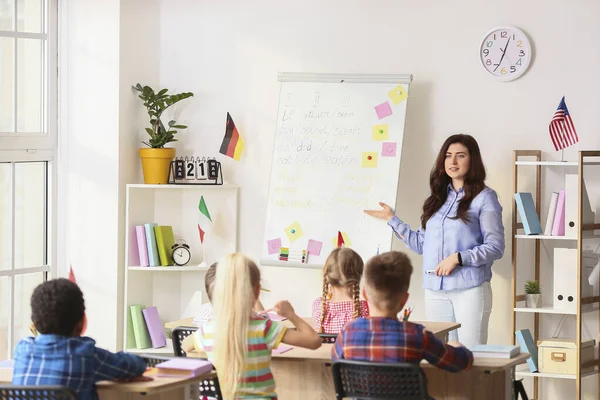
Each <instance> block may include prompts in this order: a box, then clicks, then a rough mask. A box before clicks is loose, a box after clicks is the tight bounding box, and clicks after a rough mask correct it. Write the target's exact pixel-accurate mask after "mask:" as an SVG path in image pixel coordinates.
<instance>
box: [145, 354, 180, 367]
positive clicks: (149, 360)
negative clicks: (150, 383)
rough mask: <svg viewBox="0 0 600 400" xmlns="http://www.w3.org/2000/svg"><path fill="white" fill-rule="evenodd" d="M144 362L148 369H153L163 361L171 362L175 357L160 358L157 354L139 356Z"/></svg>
mask: <svg viewBox="0 0 600 400" xmlns="http://www.w3.org/2000/svg"><path fill="white" fill-rule="evenodd" d="M138 356H139V357H141V358H142V359H143V360H144V361H146V367H148V368H153V367H156V364H160V363H161V362H163V361H169V360H170V359H172V358H173V356H159V355H156V354H138Z"/></svg>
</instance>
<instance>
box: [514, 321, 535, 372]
mask: <svg viewBox="0 0 600 400" xmlns="http://www.w3.org/2000/svg"><path fill="white" fill-rule="evenodd" d="M515 337H516V338H517V343H518V344H519V346H521V352H523V353H529V354H530V355H531V357H529V358H528V359H527V365H528V366H529V371H531V372H537V370H538V349H537V346H536V345H535V343H534V342H533V337H531V332H530V331H529V329H522V330H520V331H516V332H515Z"/></svg>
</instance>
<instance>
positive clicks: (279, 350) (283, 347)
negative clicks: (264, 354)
mask: <svg viewBox="0 0 600 400" xmlns="http://www.w3.org/2000/svg"><path fill="white" fill-rule="evenodd" d="M293 348H294V347H293V346H288V345H287V344H283V343H279V346H277V348H276V349H273V354H282V353H285V352H286V351H290V350H292V349H293Z"/></svg>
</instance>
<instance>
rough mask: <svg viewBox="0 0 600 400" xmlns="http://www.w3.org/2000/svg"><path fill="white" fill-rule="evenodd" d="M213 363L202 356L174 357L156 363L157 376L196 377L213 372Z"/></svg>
mask: <svg viewBox="0 0 600 400" xmlns="http://www.w3.org/2000/svg"><path fill="white" fill-rule="evenodd" d="M213 369H214V367H213V365H212V364H211V363H210V362H208V361H206V360H203V359H200V358H185V357H174V358H172V359H170V360H168V361H165V362H161V363H160V364H156V376H164V377H175V378H194V377H196V376H200V375H202V374H206V373H208V372H211V371H212V370H213Z"/></svg>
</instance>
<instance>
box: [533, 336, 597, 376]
mask: <svg viewBox="0 0 600 400" xmlns="http://www.w3.org/2000/svg"><path fill="white" fill-rule="evenodd" d="M595 344H596V341H595V340H587V341H585V342H581V364H584V363H586V362H587V361H591V360H593V359H594V345H595ZM576 358H577V344H576V343H575V340H573V339H548V340H539V341H538V368H539V371H540V372H546V373H550V374H567V375H575V370H576V368H577V364H576V362H575V359H576ZM593 368H594V367H590V368H586V369H585V370H584V369H582V370H581V373H582V374H584V373H586V372H590V371H592V370H593Z"/></svg>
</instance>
